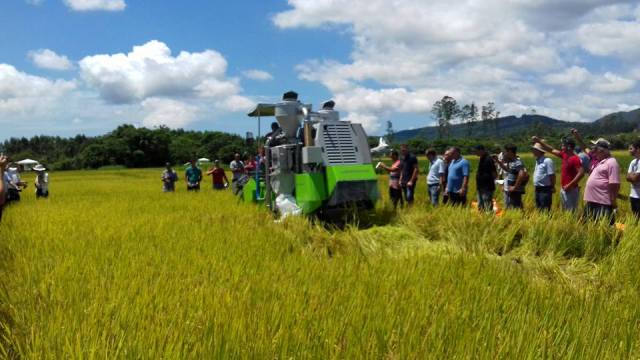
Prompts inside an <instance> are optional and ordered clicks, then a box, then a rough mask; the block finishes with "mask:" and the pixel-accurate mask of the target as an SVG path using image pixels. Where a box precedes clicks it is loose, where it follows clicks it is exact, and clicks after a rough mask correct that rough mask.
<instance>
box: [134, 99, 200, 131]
mask: <svg viewBox="0 0 640 360" xmlns="http://www.w3.org/2000/svg"><path fill="white" fill-rule="evenodd" d="M142 108H143V111H144V113H145V114H146V115H145V117H144V119H143V120H142V125H144V126H146V127H157V126H168V127H171V128H181V127H184V126H186V125H188V124H189V123H191V122H192V121H193V120H194V119H195V118H196V116H197V114H198V108H197V107H196V106H192V105H189V104H187V103H184V102H182V101H177V100H173V99H166V98H149V99H146V100H144V101H143V102H142Z"/></svg>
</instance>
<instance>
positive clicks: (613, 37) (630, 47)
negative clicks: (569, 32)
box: [577, 21, 640, 60]
mask: <svg viewBox="0 0 640 360" xmlns="http://www.w3.org/2000/svg"><path fill="white" fill-rule="evenodd" d="M577 38H578V41H579V42H580V45H581V46H582V47H583V48H584V49H585V50H587V51H589V52H590V53H592V54H594V55H600V56H609V55H614V56H620V57H623V58H626V59H632V60H635V59H637V57H638V56H640V49H639V48H638V46H637V45H636V44H639V43H640V22H638V21H609V22H606V23H595V24H585V25H582V26H580V28H579V29H578V31H577Z"/></svg>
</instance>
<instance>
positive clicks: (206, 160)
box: [198, 158, 211, 162]
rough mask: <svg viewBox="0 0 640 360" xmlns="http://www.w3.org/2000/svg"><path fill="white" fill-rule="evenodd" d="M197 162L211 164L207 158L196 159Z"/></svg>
mask: <svg viewBox="0 0 640 360" xmlns="http://www.w3.org/2000/svg"><path fill="white" fill-rule="evenodd" d="M198 162H211V160H209V159H207V158H200V159H198Z"/></svg>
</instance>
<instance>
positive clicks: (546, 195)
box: [536, 186, 553, 211]
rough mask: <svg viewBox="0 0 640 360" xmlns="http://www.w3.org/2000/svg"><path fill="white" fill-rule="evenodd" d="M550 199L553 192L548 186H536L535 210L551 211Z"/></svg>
mask: <svg viewBox="0 0 640 360" xmlns="http://www.w3.org/2000/svg"><path fill="white" fill-rule="evenodd" d="M551 199H553V191H552V188H551V187H550V186H549V187H547V186H536V208H538V209H539V210H546V211H551V202H552V200H551Z"/></svg>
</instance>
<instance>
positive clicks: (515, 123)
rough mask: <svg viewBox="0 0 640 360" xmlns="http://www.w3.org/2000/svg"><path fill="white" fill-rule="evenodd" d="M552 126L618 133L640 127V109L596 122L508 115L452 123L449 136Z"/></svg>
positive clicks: (400, 136) (425, 133)
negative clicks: (477, 120)
mask: <svg viewBox="0 0 640 360" xmlns="http://www.w3.org/2000/svg"><path fill="white" fill-rule="evenodd" d="M549 128H552V129H553V130H554V131H556V132H561V133H562V132H566V133H567V134H568V133H569V130H570V129H571V128H577V129H578V130H580V132H582V133H585V134H600V135H607V134H618V133H623V132H629V131H634V130H640V109H636V110H633V111H621V112H616V113H612V114H608V115H605V116H603V117H601V118H600V119H597V120H595V121H593V122H570V121H563V120H558V119H554V118H551V117H548V116H543V115H534V114H532V115H522V116H520V117H517V116H513V115H512V116H505V117H500V118H498V119H495V120H490V121H479V122H475V123H474V124H473V126H472V127H471V129H470V127H469V126H468V124H453V125H451V126H450V127H449V134H448V135H449V137H451V138H466V137H473V138H479V137H492V138H498V137H501V136H511V135H517V134H522V133H528V134H530V133H540V132H542V131H548V130H549ZM439 136H440V134H439V131H438V127H437V126H427V127H422V128H418V129H410V130H402V131H398V132H396V133H395V134H394V135H393V141H395V142H405V141H408V140H411V139H416V138H418V139H425V140H435V139H438V137H439Z"/></svg>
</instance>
